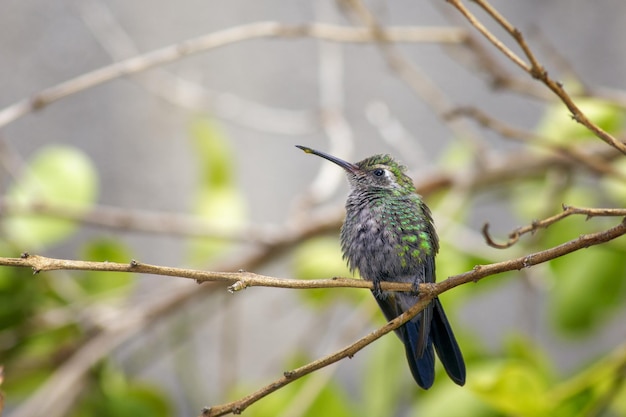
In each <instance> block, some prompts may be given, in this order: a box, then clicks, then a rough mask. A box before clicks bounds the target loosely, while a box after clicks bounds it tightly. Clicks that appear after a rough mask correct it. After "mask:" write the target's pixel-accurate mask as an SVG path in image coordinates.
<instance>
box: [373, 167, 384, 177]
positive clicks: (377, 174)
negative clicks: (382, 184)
mask: <svg viewBox="0 0 626 417" xmlns="http://www.w3.org/2000/svg"><path fill="white" fill-rule="evenodd" d="M384 174H385V170H384V169H382V168H378V169H375V170H374V175H376V176H377V177H382V176H383V175H384Z"/></svg>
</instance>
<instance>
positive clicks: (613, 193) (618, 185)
mask: <svg viewBox="0 0 626 417" xmlns="http://www.w3.org/2000/svg"><path fill="white" fill-rule="evenodd" d="M612 165H613V168H614V169H615V170H616V171H617V172H619V173H621V174H622V176H623V177H624V178H626V158H618V159H617V160H616V161H615V162H613V163H612ZM600 184H601V185H602V188H603V189H604V191H605V194H606V195H607V196H608V197H609V198H610V199H611V200H613V201H614V202H615V203H617V204H619V205H621V206H626V180H624V179H621V178H615V177H614V176H610V175H603V176H602V178H601V179H600Z"/></svg>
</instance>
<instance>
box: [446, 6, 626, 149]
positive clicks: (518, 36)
mask: <svg viewBox="0 0 626 417" xmlns="http://www.w3.org/2000/svg"><path fill="white" fill-rule="evenodd" d="M446 1H447V2H448V3H450V4H452V5H453V6H454V7H455V8H456V9H457V10H458V11H459V12H460V13H461V14H462V15H463V16H465V18H466V19H467V20H468V21H469V22H470V24H471V25H472V26H474V27H475V28H476V29H477V30H478V31H479V32H480V33H481V34H482V35H483V36H484V37H485V38H486V39H487V40H488V41H489V42H491V43H492V44H493V45H494V46H495V47H496V48H498V49H499V50H500V51H501V52H502V53H503V54H504V55H505V56H506V57H507V58H509V59H510V60H511V61H513V62H514V63H515V64H516V65H517V66H519V67H520V68H522V70H524V71H525V72H526V73H528V74H529V75H530V76H532V77H533V78H535V79H537V80H539V81H541V82H542V83H543V84H545V85H546V87H548V88H549V89H550V90H551V91H552V92H553V93H554V94H555V95H556V96H557V97H559V99H561V101H562V102H563V104H565V106H566V107H567V108H568V109H569V111H570V112H571V114H572V118H573V119H574V120H575V121H576V122H578V123H580V124H582V125H583V126H585V127H586V128H587V129H589V130H590V131H591V132H593V133H594V134H595V135H596V136H597V137H598V138H600V139H602V140H603V141H604V142H606V143H607V144H609V145H611V146H613V147H614V148H616V149H618V150H619V151H620V152H622V153H624V154H626V144H625V143H623V142H620V141H618V140H617V139H616V138H614V137H613V136H612V135H611V134H610V133H608V132H606V131H605V130H603V129H602V128H601V127H599V126H598V125H596V124H595V123H593V122H592V121H591V120H589V119H588V118H587V116H586V115H585V114H584V113H583V112H582V111H581V110H580V108H579V107H578V106H577V105H576V103H574V100H573V99H572V98H571V96H570V95H569V94H568V93H567V92H566V91H565V89H564V88H563V85H562V84H561V83H560V82H558V81H555V80H553V79H552V78H551V77H549V76H548V71H546V69H545V68H544V67H543V66H542V65H541V64H540V63H539V61H538V60H537V58H536V57H535V55H534V53H533V52H532V50H531V49H530V47H529V46H528V44H527V43H526V40H525V39H524V36H523V35H522V32H521V31H520V30H519V29H517V28H516V27H515V26H513V25H512V24H511V23H510V22H509V21H508V20H507V19H506V18H505V17H504V16H502V15H501V14H500V13H499V12H498V11H497V10H496V9H495V8H494V7H492V6H491V5H490V4H489V3H488V2H487V1H486V0H474V2H475V3H476V4H477V5H478V6H480V7H481V8H482V9H483V10H485V11H486V12H487V13H488V14H489V15H490V16H491V17H492V18H493V19H494V20H495V21H496V22H497V23H498V24H499V25H500V26H502V27H503V28H504V29H505V30H506V31H507V32H508V33H509V35H511V37H513V39H514V40H515V41H516V42H517V44H518V45H519V46H520V48H522V51H523V52H524V54H525V55H526V58H527V59H528V61H529V63H527V62H525V61H524V60H523V59H521V58H520V57H519V56H518V55H516V54H515V53H514V52H513V51H512V50H511V49H509V48H508V47H507V46H506V45H504V43H502V41H500V40H499V39H498V38H497V37H496V36H495V35H494V34H493V33H491V32H490V31H489V30H488V29H487V28H486V27H485V26H484V25H483V24H482V23H481V22H480V21H479V20H478V19H477V18H476V16H474V14H473V13H472V12H470V11H469V9H467V7H465V5H464V4H463V2H462V0H446Z"/></svg>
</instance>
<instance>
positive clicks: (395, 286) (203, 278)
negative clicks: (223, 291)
mask: <svg viewBox="0 0 626 417" xmlns="http://www.w3.org/2000/svg"><path fill="white" fill-rule="evenodd" d="M0 265H4V266H14V267H28V268H32V270H33V272H34V273H35V274H38V273H40V272H45V271H55V270H65V271H102V272H105V271H108V272H131V273H138V274H151V275H162V276H170V277H179V278H188V279H193V280H195V281H196V282H198V283H199V284H201V283H204V282H223V283H227V284H231V285H230V286H229V287H228V291H230V292H235V291H241V290H243V289H245V288H248V287H259V286H261V287H273V288H293V289H312V288H367V289H373V288H374V287H373V286H372V283H371V282H369V281H364V280H360V279H354V278H339V277H337V278H333V279H314V280H299V279H283V278H275V277H270V276H265V275H259V274H255V273H252V272H246V271H239V272H212V271H200V270H197V269H185V268H172V267H167V266H159V265H149V264H144V263H139V262H137V261H135V260H133V261H131V262H129V263H117V262H92V261H75V260H69V259H56V258H48V257H45V256H39V255H30V254H28V253H24V254H22V256H21V257H20V258H0ZM381 288H382V289H383V290H386V291H411V284H404V283H398V282H386V283H383V284H381Z"/></svg>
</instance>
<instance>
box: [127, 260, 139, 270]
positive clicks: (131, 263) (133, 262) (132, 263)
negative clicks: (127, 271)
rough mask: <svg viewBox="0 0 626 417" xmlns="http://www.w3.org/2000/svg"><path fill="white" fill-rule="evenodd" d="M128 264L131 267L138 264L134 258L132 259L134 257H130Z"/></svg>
mask: <svg viewBox="0 0 626 417" xmlns="http://www.w3.org/2000/svg"><path fill="white" fill-rule="evenodd" d="M129 265H130V267H131V268H136V267H138V266H139V262H137V261H136V260H134V259H131V260H130V264H129Z"/></svg>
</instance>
